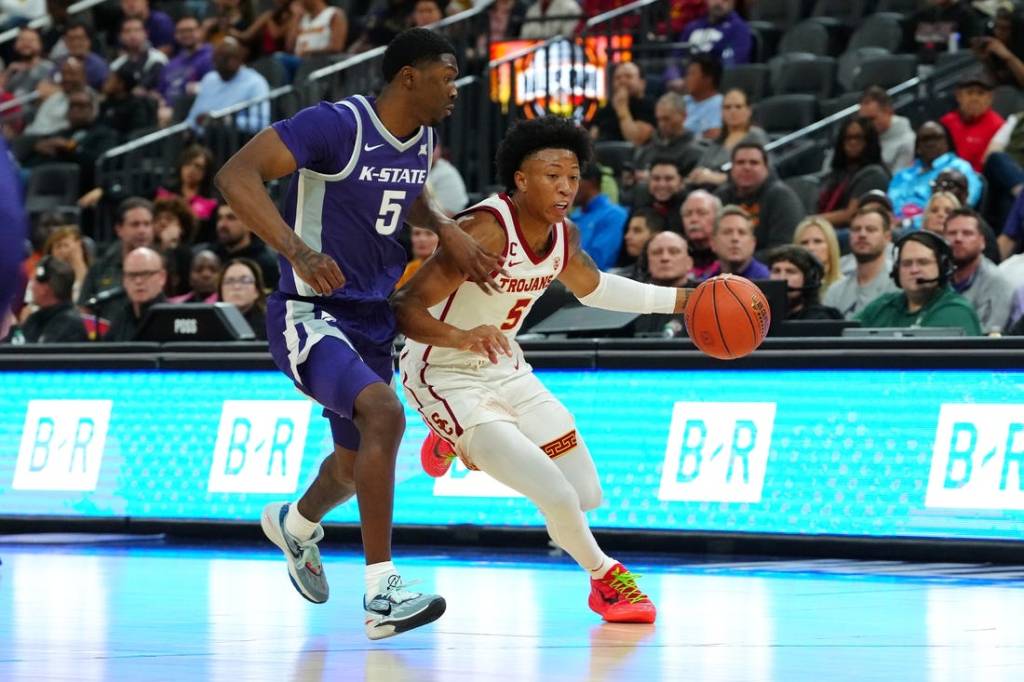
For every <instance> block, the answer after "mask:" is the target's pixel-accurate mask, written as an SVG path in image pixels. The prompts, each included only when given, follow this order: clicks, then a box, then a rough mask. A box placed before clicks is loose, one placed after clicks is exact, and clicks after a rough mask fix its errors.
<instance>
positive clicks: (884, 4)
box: [875, 0, 921, 16]
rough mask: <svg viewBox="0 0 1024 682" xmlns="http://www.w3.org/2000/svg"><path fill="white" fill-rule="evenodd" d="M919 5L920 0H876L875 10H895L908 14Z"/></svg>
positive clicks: (918, 7)
mask: <svg viewBox="0 0 1024 682" xmlns="http://www.w3.org/2000/svg"><path fill="white" fill-rule="evenodd" d="M920 7H921V2H920V0H878V4H877V5H876V6H875V12H897V13H899V14H905V15H907V16H909V15H911V14H913V13H914V12H916V11H917V10H918V9H920Z"/></svg>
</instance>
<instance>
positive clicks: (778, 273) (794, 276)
mask: <svg viewBox="0 0 1024 682" xmlns="http://www.w3.org/2000/svg"><path fill="white" fill-rule="evenodd" d="M766 262H767V265H768V267H770V268H771V279H775V280H780V281H783V282H785V283H786V289H787V298H788V301H787V302H788V308H787V313H786V319H787V320H841V319H843V316H842V314H841V313H840V312H839V311H838V310H836V309H835V308H830V307H828V306H824V305H822V304H821V302H820V295H821V280H822V279H823V278H824V277H825V266H823V265H822V264H821V262H820V261H819V260H818V259H817V258H815V257H814V256H813V255H811V253H810V252H809V251H808V250H807V249H805V248H804V247H802V246H796V245H793V244H787V245H785V246H779V247H776V248H774V249H772V250H771V251H769V252H768V257H767V259H766Z"/></svg>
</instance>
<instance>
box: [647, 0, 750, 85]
mask: <svg viewBox="0 0 1024 682" xmlns="http://www.w3.org/2000/svg"><path fill="white" fill-rule="evenodd" d="M679 40H680V41H681V42H686V43H689V44H690V52H691V53H693V54H703V53H707V54H711V55H713V56H715V57H717V58H718V59H719V60H720V61H721V62H722V66H724V67H726V68H728V67H730V66H735V65H736V64H746V63H747V62H749V61H750V51H751V48H752V47H753V37H752V35H751V33H750V27H749V26H747V22H745V21H743V17H741V16H740V15H739V14H738V13H737V12H736V0H708V14H707V16H705V17H701V18H699V19H694V20H693V21H691V22H690V23H689V24H687V25H686V27H685V28H684V29H683V32H682V34H681V35H680V36H679ZM679 62H680V60H679V59H676V60H673V63H671V64H670V65H669V66H668V68H667V69H665V82H666V83H668V87H669V88H671V89H673V90H679V89H680V88H682V87H683V83H682V74H681V72H680V68H679V66H680V64H679Z"/></svg>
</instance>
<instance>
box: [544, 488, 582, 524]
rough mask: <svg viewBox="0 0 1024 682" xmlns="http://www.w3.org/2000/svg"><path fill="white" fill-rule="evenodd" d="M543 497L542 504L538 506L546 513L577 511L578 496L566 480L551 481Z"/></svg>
mask: <svg viewBox="0 0 1024 682" xmlns="http://www.w3.org/2000/svg"><path fill="white" fill-rule="evenodd" d="M545 498H546V499H545V501H544V504H543V505H538V506H542V507H543V508H544V509H543V511H544V512H545V513H546V514H549V515H554V516H563V515H566V514H569V515H572V514H577V513H579V510H580V496H579V495H577V494H576V489H575V488H573V487H572V486H571V485H570V484H569V482H568V481H559V482H557V483H555V482H552V483H551V485H550V486H548V489H547V494H546V495H545Z"/></svg>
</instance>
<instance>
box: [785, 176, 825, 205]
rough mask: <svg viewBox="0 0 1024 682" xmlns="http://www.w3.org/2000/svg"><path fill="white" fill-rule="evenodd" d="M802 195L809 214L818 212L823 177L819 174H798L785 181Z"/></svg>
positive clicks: (801, 197) (801, 199)
mask: <svg viewBox="0 0 1024 682" xmlns="http://www.w3.org/2000/svg"><path fill="white" fill-rule="evenodd" d="M784 182H785V183H786V184H787V185H789V188H790V189H791V190H793V192H795V193H796V195H797V196H798V197H800V201H801V203H803V205H804V209H805V210H806V211H807V213H808V214H811V213H817V212H818V195H819V194H820V193H821V178H820V177H819V176H817V175H797V176H794V177H791V178H786V179H785V181H784Z"/></svg>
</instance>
